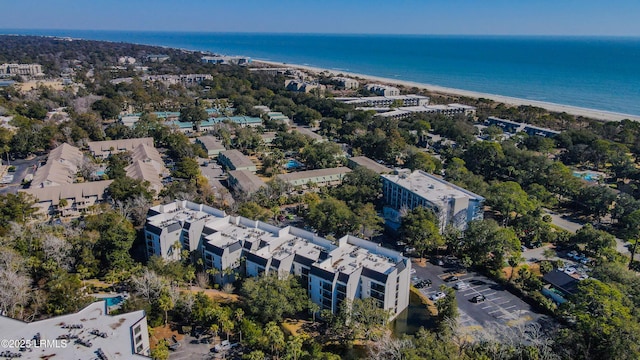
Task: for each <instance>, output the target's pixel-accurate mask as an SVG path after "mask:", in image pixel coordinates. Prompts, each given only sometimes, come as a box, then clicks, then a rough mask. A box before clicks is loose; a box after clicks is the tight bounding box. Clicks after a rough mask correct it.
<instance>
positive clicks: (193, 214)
mask: <svg viewBox="0 0 640 360" xmlns="http://www.w3.org/2000/svg"><path fill="white" fill-rule="evenodd" d="M145 241H146V243H147V251H148V254H149V255H150V256H151V255H158V256H162V257H164V258H167V259H177V258H178V257H177V253H179V250H183V249H184V250H191V251H193V250H197V251H199V252H200V253H201V254H202V258H203V260H204V265H205V267H206V268H208V269H217V270H218V274H217V275H216V281H218V282H221V283H225V282H229V281H232V280H233V279H234V275H233V273H234V272H239V273H244V274H245V275H247V276H258V275H260V274H263V273H276V274H278V275H282V276H284V275H285V274H294V275H297V276H300V277H301V279H302V283H303V284H304V285H305V286H306V288H307V291H308V292H309V296H310V298H311V300H312V301H314V302H315V303H317V304H319V305H320V306H321V308H322V309H329V310H331V311H334V312H335V311H337V310H338V309H339V307H340V304H341V303H342V302H343V301H345V300H354V299H356V298H369V297H373V298H375V299H376V300H377V301H378V304H379V305H380V307H381V308H383V309H385V310H388V311H389V313H390V315H391V317H392V318H395V317H396V316H397V315H398V314H399V313H400V312H402V310H404V309H405V308H406V307H407V306H408V304H409V281H410V272H411V262H410V261H409V259H407V258H406V257H404V256H402V254H401V253H398V252H396V251H393V250H390V249H387V248H384V247H382V246H380V245H379V244H376V243H373V242H370V241H366V240H363V239H359V238H356V237H353V236H350V235H347V236H343V237H341V238H340V239H338V240H337V241H331V240H328V239H325V238H322V237H319V236H317V235H316V234H314V233H312V232H309V231H306V230H302V229H299V228H295V227H291V226H287V227H284V228H279V227H276V226H273V225H269V224H267V223H264V222H261V221H256V220H251V219H247V218H244V217H239V216H238V217H235V216H230V215H227V214H225V213H224V212H223V211H221V210H218V209H214V208H211V207H208V206H206V205H201V204H196V203H192V202H188V201H176V202H174V203H170V204H166V205H159V206H155V207H152V208H151V209H150V210H149V215H148V217H147V224H146V225H145Z"/></svg>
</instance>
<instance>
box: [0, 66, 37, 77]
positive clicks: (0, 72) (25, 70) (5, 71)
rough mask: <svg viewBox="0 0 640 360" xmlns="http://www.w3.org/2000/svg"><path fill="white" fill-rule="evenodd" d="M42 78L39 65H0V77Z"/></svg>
mask: <svg viewBox="0 0 640 360" xmlns="http://www.w3.org/2000/svg"><path fill="white" fill-rule="evenodd" d="M16 75H18V76H43V75H44V73H43V72H42V65H40V64H2V65H0V77H11V76H16Z"/></svg>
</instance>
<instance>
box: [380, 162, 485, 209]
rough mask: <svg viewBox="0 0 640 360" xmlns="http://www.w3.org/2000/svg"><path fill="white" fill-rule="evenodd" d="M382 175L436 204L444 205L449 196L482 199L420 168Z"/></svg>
mask: <svg viewBox="0 0 640 360" xmlns="http://www.w3.org/2000/svg"><path fill="white" fill-rule="evenodd" d="M382 177H383V178H385V179H387V180H389V181H391V182H393V183H396V184H398V185H400V186H402V187H403V188H405V189H408V190H410V191H412V192H414V193H416V194H417V195H419V196H421V197H422V198H424V199H426V200H428V201H429V202H431V203H433V204H436V205H438V206H441V205H444V204H445V203H446V202H445V201H446V200H447V199H450V198H456V199H457V198H465V197H466V198H469V199H484V198H483V197H482V196H480V195H477V194H474V193H472V192H471V191H468V190H465V189H463V188H461V187H459V186H456V185H454V184H452V183H450V182H448V181H445V180H442V179H440V178H437V177H435V176H433V175H431V174H429V173H426V172H424V171H420V170H418V171H414V172H412V173H408V171H407V172H401V173H399V174H392V175H382Z"/></svg>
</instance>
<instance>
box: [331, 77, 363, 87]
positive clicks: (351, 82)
mask: <svg viewBox="0 0 640 360" xmlns="http://www.w3.org/2000/svg"><path fill="white" fill-rule="evenodd" d="M331 80H333V81H334V82H335V83H337V84H338V86H340V87H342V88H345V89H348V90H349V89H357V88H359V87H360V82H358V80H356V79H352V78H348V77H342V76H336V77H333V78H331Z"/></svg>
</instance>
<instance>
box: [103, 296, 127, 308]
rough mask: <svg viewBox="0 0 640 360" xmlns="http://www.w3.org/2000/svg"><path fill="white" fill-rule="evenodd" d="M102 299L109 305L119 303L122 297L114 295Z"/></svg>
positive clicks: (122, 299)
mask: <svg viewBox="0 0 640 360" xmlns="http://www.w3.org/2000/svg"><path fill="white" fill-rule="evenodd" d="M104 300H105V301H106V302H107V307H111V306H116V305H120V303H122V302H123V301H124V298H123V297H122V296H121V295H118V296H114V297H108V298H104Z"/></svg>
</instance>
